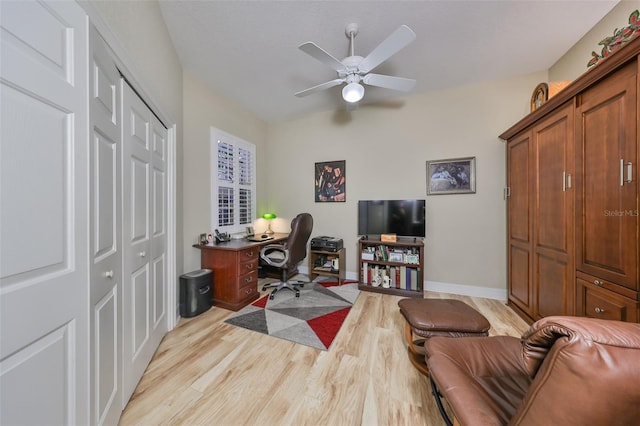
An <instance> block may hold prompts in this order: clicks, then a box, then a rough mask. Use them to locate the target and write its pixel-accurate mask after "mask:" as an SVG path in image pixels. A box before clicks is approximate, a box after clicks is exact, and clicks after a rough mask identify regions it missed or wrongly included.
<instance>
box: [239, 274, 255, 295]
mask: <svg viewBox="0 0 640 426" xmlns="http://www.w3.org/2000/svg"><path fill="white" fill-rule="evenodd" d="M237 284H238V299H246V298H250V297H254V296H255V295H256V294H257V293H258V270H257V269H255V270H253V271H251V272H249V273H248V274H244V275H241V276H239V277H238V282H237Z"/></svg>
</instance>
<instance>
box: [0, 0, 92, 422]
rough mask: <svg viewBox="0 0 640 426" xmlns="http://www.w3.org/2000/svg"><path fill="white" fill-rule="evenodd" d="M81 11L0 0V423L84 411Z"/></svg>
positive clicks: (85, 417) (82, 417)
mask: <svg viewBox="0 0 640 426" xmlns="http://www.w3.org/2000/svg"><path fill="white" fill-rule="evenodd" d="M87 22H88V21H87V17H86V15H85V13H84V11H83V10H82V8H81V7H80V6H79V5H78V4H77V3H76V2H57V1H52V2H35V1H17V2H16V1H0V27H1V28H0V31H1V33H0V38H1V46H0V52H1V53H0V55H1V57H0V62H1V71H0V76H1V79H0V86H1V87H0V111H1V117H0V120H1V122H2V125H1V126H0V208H1V213H0V235H1V237H0V339H1V343H0V395H2V397H1V398H0V424H3V425H11V424H41V425H45V424H46V425H59V424H88V423H89V421H90V420H89V408H88V407H89V356H88V353H89V351H88V350H87V349H88V347H89V309H88V307H87V301H88V300H89V281H88V278H89V272H88V263H89V258H88V253H89V247H88V240H89V239H88V237H87V233H88V229H89V227H88V205H89V200H88V194H89V184H88V181H89V179H88V176H89V171H88V163H89V162H88V157H89V148H88V143H87V129H88V122H87V116H88V114H87V63H88V62H87V48H88V47H87Z"/></svg>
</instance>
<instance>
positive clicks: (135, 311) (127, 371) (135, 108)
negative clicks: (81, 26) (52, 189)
mask: <svg viewBox="0 0 640 426" xmlns="http://www.w3.org/2000/svg"><path fill="white" fill-rule="evenodd" d="M121 85H122V99H123V107H122V111H123V119H122V124H123V136H122V141H123V162H122V164H123V197H124V198H123V227H122V229H123V239H122V241H123V251H124V257H123V269H124V281H123V284H124V285H123V352H124V357H123V362H124V365H123V385H124V387H123V400H124V401H125V402H126V401H128V399H129V398H130V397H131V394H132V393H133V391H134V389H135V387H136V385H137V384H138V381H139V380H140V377H142V374H143V373H144V370H145V369H146V367H147V365H148V363H149V361H150V360H151V358H152V356H153V354H154V352H155V350H156V348H157V347H158V345H159V344H160V340H162V337H163V336H164V334H165V333H166V332H167V314H166V299H167V297H166V276H167V260H166V246H167V237H166V227H167V219H166V218H167V195H166V191H167V174H166V172H165V170H166V152H167V130H166V129H165V128H164V127H163V126H162V125H161V124H160V123H159V122H158V120H157V119H156V118H155V116H154V115H153V113H152V112H151V110H150V109H149V108H148V107H147V106H146V105H145V104H144V103H143V102H142V100H141V99H140V98H139V97H138V95H137V94H136V93H135V92H134V91H133V90H132V89H131V87H129V85H128V84H127V83H126V82H124V81H123V82H122V84H121Z"/></svg>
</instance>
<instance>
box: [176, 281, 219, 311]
mask: <svg viewBox="0 0 640 426" xmlns="http://www.w3.org/2000/svg"><path fill="white" fill-rule="evenodd" d="M212 286H213V271H211V269H198V270H197V271H193V272H189V273H186V274H184V275H181V276H180V316H181V317H183V318H191V317H195V316H196V315H200V314H201V313H203V312H205V311H207V310H208V309H209V308H210V307H211V287H212Z"/></svg>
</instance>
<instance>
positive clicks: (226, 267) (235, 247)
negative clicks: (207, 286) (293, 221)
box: [193, 233, 289, 311]
mask: <svg viewBox="0 0 640 426" xmlns="http://www.w3.org/2000/svg"><path fill="white" fill-rule="evenodd" d="M288 236H289V234H279V233H276V234H273V235H272V237H273V239H271V240H267V241H247V240H244V239H242V240H231V241H229V242H226V243H219V244H206V245H200V244H194V245H193V247H195V248H197V249H199V250H200V266H201V267H202V268H203V269H211V270H212V271H213V283H212V284H213V285H212V287H213V291H212V292H211V302H212V303H213V304H214V305H215V306H220V307H221V308H225V309H230V310H232V311H238V310H240V309H241V308H243V307H245V306H246V305H248V304H249V303H251V302H253V301H254V300H256V299H257V298H258V296H259V295H260V292H259V291H258V262H259V260H260V259H259V257H260V249H261V248H262V246H264V245H267V244H272V243H279V242H282V241H284V240H286V239H287V237H288Z"/></svg>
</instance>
